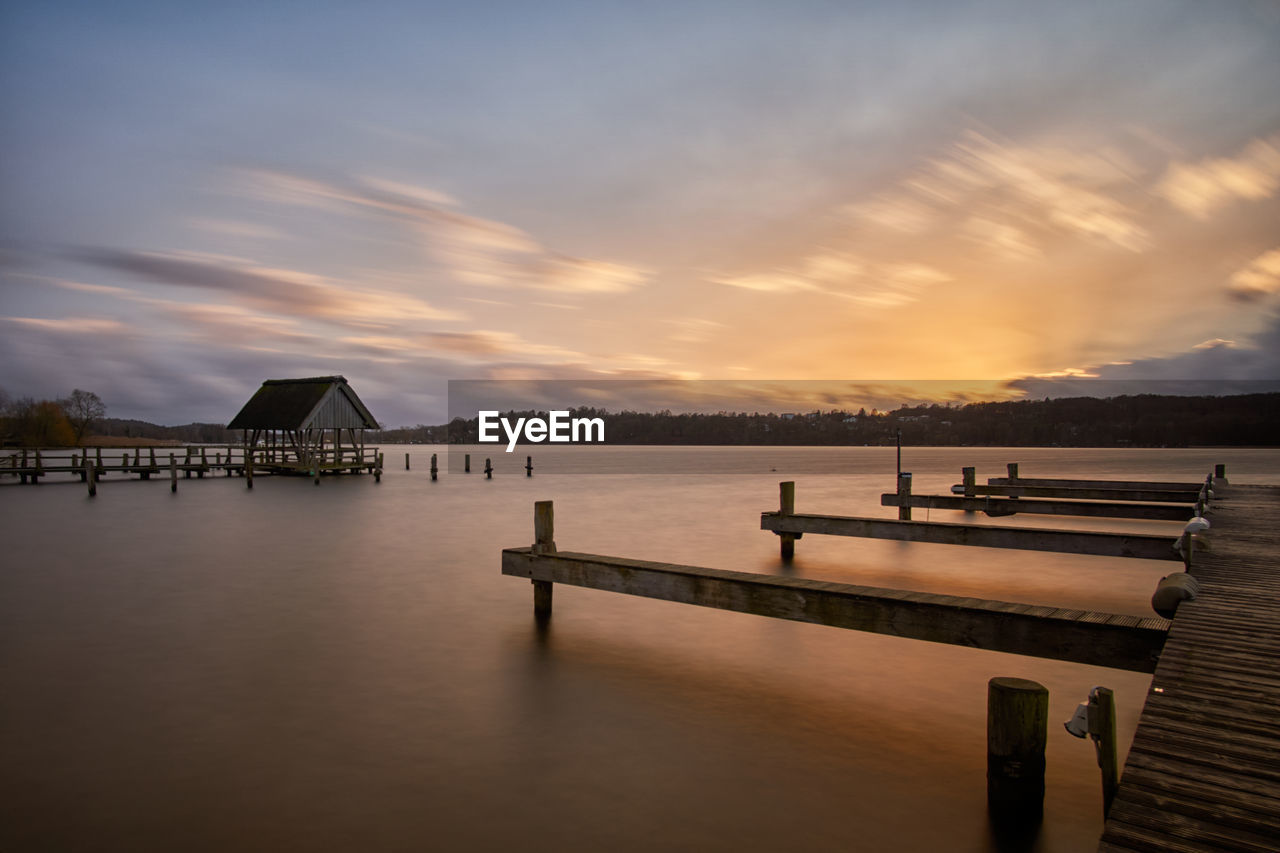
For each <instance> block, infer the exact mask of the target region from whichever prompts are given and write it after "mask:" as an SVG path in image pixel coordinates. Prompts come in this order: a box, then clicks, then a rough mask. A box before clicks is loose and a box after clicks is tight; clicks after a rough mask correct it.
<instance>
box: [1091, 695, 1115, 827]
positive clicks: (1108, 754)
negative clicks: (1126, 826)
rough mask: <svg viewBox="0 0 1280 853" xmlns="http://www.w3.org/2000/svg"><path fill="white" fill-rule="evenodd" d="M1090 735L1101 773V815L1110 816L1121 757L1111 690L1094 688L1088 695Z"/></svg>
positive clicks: (1113, 696) (1113, 698) (1113, 697)
mask: <svg viewBox="0 0 1280 853" xmlns="http://www.w3.org/2000/svg"><path fill="white" fill-rule="evenodd" d="M1089 734H1091V735H1092V736H1093V745H1094V748H1095V749H1096V750H1097V752H1098V767H1099V768H1101V770H1102V816H1103V817H1104V818H1105V817H1106V816H1107V815H1108V814H1110V813H1111V801H1112V800H1114V799H1115V798H1116V788H1117V787H1119V785H1120V770H1119V758H1118V756H1117V754H1116V753H1117V750H1116V697H1115V693H1113V692H1112V691H1111V689H1110V688H1109V687H1095V688H1093V690H1091V691H1090V692H1089Z"/></svg>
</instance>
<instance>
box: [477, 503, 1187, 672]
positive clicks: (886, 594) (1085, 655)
mask: <svg viewBox="0 0 1280 853" xmlns="http://www.w3.org/2000/svg"><path fill="white" fill-rule="evenodd" d="M502 573H503V574H505V575H513V576H515V577H521V578H528V579H529V580H531V581H532V582H533V586H534V607H535V612H538V613H540V614H541V615H543V616H546V615H548V614H549V613H550V611H551V599H552V588H553V585H554V584H557V583H559V584H569V585H571V586H582V587H589V588H591V589H600V590H607V591H610V592H621V593H624V594H627V595H638V596H643V597H646V598H660V599H664V600H666V601H676V602H680V603H683V604H696V605H699V606H702V607H715V608H718V609H720V610H734V611H737V612H740V613H753V614H756V615H758V616H772V617H774V618H777V619H791V620H794V621H797V622H811V623H815V624H819V625H829V626H832V627H837V628H848V629H852V630H855V631H868V632H872V633H877V634H888V635H891V636H895V637H907V638H910V639H916V640H928V641H931V642H936V643H951V644H954V645H961V646H969V647H972V648H979V649H989V650H992V651H1001V652H1011V653H1014V654H1022V655H1030V656H1034V657H1043V658H1051V659H1054V660H1068V661H1074V662H1076V663H1087V664H1091V665H1094V666H1110V667H1116V668H1118V669H1130V670H1134V671H1137V672H1151V671H1152V669H1153V667H1154V666H1155V661H1156V658H1157V656H1158V654H1159V651H1160V647H1161V646H1162V645H1163V643H1164V635H1165V631H1166V630H1167V629H1168V622H1167V621H1166V620H1164V619H1161V618H1159V617H1155V616H1152V617H1147V618H1141V619H1140V618H1138V617H1134V616H1125V615H1117V614H1109V613H1097V612H1092V611H1083V610H1071V609H1065V608H1057V607H1047V606H1038V605H1033V604H1022V603H1015V602H1006V601H993V600H987V599H978V598H962V597H958V596H950V595H935V594H931V593H924V592H915V591H909V590H898V589H882V588H878V587H865V586H857V585H853V584H842V583H829V582H825V581H818V580H810V579H805V578H796V577H788V576H778V575H761V574H755V573H748V572H735V571H726V570H723V569H711V568H703V567H700V566H683V565H675V564H672V563H657V562H650V561H646V560H633V559H627V558H623V557H607V556H600V555H596V554H582V553H575V552H564V551H558V550H557V549H556V545H555V541H554V538H553V508H552V505H551V502H550V501H541V502H539V503H538V504H536V505H535V541H534V544H533V545H532V546H531V547H528V548H507V549H505V550H503V552H502Z"/></svg>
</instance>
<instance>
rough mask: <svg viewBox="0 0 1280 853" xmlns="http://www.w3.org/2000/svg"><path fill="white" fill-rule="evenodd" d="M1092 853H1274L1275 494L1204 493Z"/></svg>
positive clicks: (1277, 818) (1278, 707)
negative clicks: (1200, 523) (1202, 544)
mask: <svg viewBox="0 0 1280 853" xmlns="http://www.w3.org/2000/svg"><path fill="white" fill-rule="evenodd" d="M1209 517H1210V519H1211V520H1212V523H1213V528H1212V530H1211V531H1209V537H1208V539H1209V541H1210V548H1209V550H1208V551H1207V552H1203V553H1198V554H1197V555H1196V559H1195V563H1194V565H1193V566H1192V568H1191V574H1192V575H1193V576H1194V577H1195V578H1196V580H1197V581H1198V582H1199V584H1200V591H1199V593H1198V595H1197V597H1196V599H1195V600H1192V601H1183V602H1182V603H1181V604H1180V605H1179V607H1178V610H1177V614H1176V615H1175V616H1174V618H1173V622H1172V625H1171V627H1170V628H1169V633H1168V638H1167V640H1166V641H1165V644H1164V649H1163V651H1162V652H1161V654H1160V660H1159V663H1158V664H1157V666H1156V669H1155V673H1154V674H1153V676H1152V682H1151V690H1150V692H1149V693H1148V695H1147V700H1146V704H1145V705H1144V707H1143V709H1142V716H1141V718H1140V720H1139V722H1138V729H1137V732H1136V734H1135V735H1134V739H1133V746H1132V747H1131V748H1130V750H1129V757H1128V760H1127V761H1126V763H1125V766H1124V772H1123V774H1122V775H1121V778H1120V786H1119V789H1118V790H1117V793H1116V797H1115V800H1114V802H1113V803H1112V806H1111V811H1110V814H1109V816H1108V819H1107V823H1106V828H1105V830H1104V832H1103V835H1102V841H1101V845H1100V847H1099V849H1100V850H1103V851H1109V852H1110V851H1187V853H1190V851H1208V850H1215V851H1220V850H1232V851H1267V852H1268V853H1270V852H1271V851H1276V850H1280V565H1278V563H1280V560H1278V559H1277V552H1278V551H1280V530H1278V529H1277V528H1278V523H1280V486H1241V485H1234V486H1224V485H1216V486H1215V497H1214V500H1213V512H1212V514H1211V515H1210V516H1209Z"/></svg>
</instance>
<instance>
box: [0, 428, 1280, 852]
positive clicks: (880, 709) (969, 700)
mask: <svg viewBox="0 0 1280 853" xmlns="http://www.w3.org/2000/svg"><path fill="white" fill-rule="evenodd" d="M406 449H408V450H409V451H410V452H412V454H413V470H412V471H409V472H406V471H404V470H403V467H404V466H403V454H404V452H405V450H406ZM521 450H522V452H520V453H518V454H512V455H507V454H502V453H495V452H493V450H492V448H485V449H483V450H479V449H477V450H475V451H474V452H475V453H476V457H473V466H475V465H476V461H477V459H483V456H484V455H490V456H492V457H493V458H494V460H495V465H497V466H498V473H497V475H496V477H495V479H494V480H492V481H486V480H484V479H483V475H482V474H479V473H472V474H470V475H463V474H455V473H442V474H441V478H440V480H439V481H438V482H436V483H432V482H430V479H429V477H428V475H427V472H426V469H427V465H428V462H427V460H428V459H429V457H430V454H431V453H432V452H441V449H440V448H432V447H419V448H402V447H389V448H387V463H388V464H387V472H386V474H385V475H384V476H383V479H382V482H381V483H380V484H375V483H374V481H373V478H372V477H368V476H362V477H339V478H329V479H326V480H324V482H323V484H322V485H321V486H319V487H315V486H312V485H311V484H310V483H309V482H308V481H306V480H302V479H285V478H278V477H277V478H271V477H261V478H258V479H257V480H256V482H255V486H254V489H253V490H252V491H247V490H246V489H245V487H244V482H243V480H240V479H238V478H237V479H226V478H215V479H205V480H190V481H187V480H183V481H181V482H180V484H179V492H178V494H177V495H171V494H170V493H169V489H168V483H167V481H165V480H160V481H151V482H145V483H144V482H140V481H124V480H116V481H112V480H110V479H109V480H107V481H106V482H104V483H103V484H102V485H101V487H100V490H99V496H98V498H96V499H94V500H89V499H88V498H87V497H86V496H85V490H84V486H83V485H81V484H80V483H79V482H78V481H76V482H75V483H74V484H73V483H72V482H70V478H69V477H68V478H67V482H65V483H62V482H60V481H57V480H54V481H51V482H49V483H48V484H45V485H41V486H39V487H38V488H30V487H22V486H18V485H16V484H13V481H12V480H7V481H5V482H4V485H2V486H0V519H3V521H2V524H3V534H4V541H5V546H4V553H5V563H6V566H5V568H4V569H3V571H2V572H0V683H3V685H4V687H3V689H4V697H3V700H0V746H2V750H0V754H2V755H3V763H4V772H3V773H2V774H0V779H2V780H3V781H0V849H3V850H15V851H19V850H21V851H26V850H77V851H79V850H131V851H152V850H155V851H171V850H285V849H291V850H317V851H329V850H334V851H337V850H342V851H348V850H388V851H391V850H406V851H409V850H414V851H416V850H508V849H522V850H610V851H623V850H655V849H663V850H698V851H702V850H783V849H786V850H885V851H895V850H928V851H938V850H958V851H966V850H991V849H997V848H998V847H999V844H998V842H997V839H996V838H995V837H993V835H992V833H991V830H990V828H989V826H988V823H987V817H986V810H985V797H986V791H985V771H986V764H985V702H986V682H987V679H988V678H990V677H991V676H995V675H1011V676H1021V677H1026V678H1032V679H1035V680H1037V681H1040V682H1041V683H1043V684H1045V685H1046V686H1047V687H1048V688H1049V690H1050V720H1051V725H1050V732H1049V747H1048V764H1049V770H1048V776H1047V795H1046V816H1045V821H1044V825H1043V827H1042V829H1041V831H1040V833H1039V835H1038V837H1037V838H1035V839H1034V841H1033V842H1032V843H1031V845H1029V846H1027V849H1036V850H1044V851H1078V850H1090V849H1093V847H1094V846H1095V845H1096V840H1097V837H1098V835H1099V833H1100V831H1101V802H1100V801H1101V796H1100V792H1099V779H1098V770H1097V767H1096V765H1095V763H1094V756H1093V749H1092V747H1091V746H1090V744H1089V743H1088V742H1086V741H1080V740H1076V739H1075V738H1072V737H1070V736H1069V735H1067V734H1066V732H1065V731H1063V730H1062V728H1061V725H1060V723H1059V721H1061V720H1065V719H1067V717H1068V716H1070V713H1071V711H1072V709H1073V708H1074V706H1075V704H1076V703H1077V702H1079V701H1081V700H1082V699H1083V698H1084V697H1085V695H1086V694H1087V692H1088V690H1089V688H1090V687H1091V686H1093V685H1095V684H1104V685H1107V686H1109V687H1111V688H1113V689H1114V690H1115V691H1116V695H1117V701H1118V703H1119V708H1120V733H1121V738H1122V740H1123V742H1124V746H1125V748H1126V749H1127V746H1128V741H1129V740H1130V739H1131V738H1132V735H1133V729H1134V726H1135V725H1136V720H1137V714H1138V711H1139V709H1140V706H1141V704H1142V700H1143V697H1144V693H1145V691H1146V690H1147V688H1148V686H1149V681H1150V679H1149V678H1148V677H1147V676H1143V675H1138V674H1133V673H1126V672H1122V671H1118V670H1111V669H1101V668H1092V667H1083V666H1077V665H1073V664H1066V663H1059V662H1054V661H1044V660H1039V659H1034V658H1021V657H1017V656H1012V655H1003V654H997V653H991V652H982V651H975V650H972V649H965V648H958V647H952V646H945V645H936V644H929V643H923V642H916V641H910V640H901V639H895V638H889V637H881V636H875V635H868V634H859V633H856V632H850V631H841V630H837V629H832V628H823V627H819V626H813V625H803V624H796V623H789V622H782V621H777V620H769V619H764V618H759V617H753V616H745V615H741V614H735V613H724V612H719V611H714V610H708V609H703V608H695V607H688V606H683V605H678V604H671V603H667V602H659V601H650V600H646V599H640V598H632V597H627V596H618V595H612V594H609V593H605V592H597V591H592V590H582V589H574V588H569V587H559V588H558V589H557V590H556V594H555V614H554V617H553V619H552V624H551V627H550V629H549V631H548V632H547V633H546V634H545V635H543V634H539V632H538V631H536V630H535V627H534V622H533V616H532V591H531V588H530V586H529V584H528V583H526V582H524V581H521V580H518V579H516V578H511V577H504V576H502V575H501V574H500V573H499V550H500V549H501V548H503V547H508V546H518V545H526V544H529V543H530V542H531V540H532V535H533V532H532V514H533V513H532V506H533V502H534V501H535V500H543V499H553V500H554V501H555V508H556V540H557V542H558V544H559V545H560V547H561V548H562V549H566V550H577V551H589V552H595V553H602V554H611V555H616V556H626V557H636V558H647V559H654V560H668V561H672V562H681V563H690V564H694V565H705V566H714V567H719V568H727V569H737V570H744V571H752V572H780V571H782V567H781V565H780V564H779V562H778V557H777V554H778V545H777V539H776V537H774V536H772V535H771V534H768V533H764V532H761V531H760V530H759V529H758V526H759V513H760V512H761V511H762V510H766V509H773V508H775V507H776V502H777V482H778V481H779V480H780V479H783V478H792V477H794V479H796V481H797V501H796V502H797V509H798V510H800V511H801V512H824V513H833V514H839V513H843V514H850V515H884V516H886V517H890V516H892V514H893V513H894V512H895V511H894V510H892V509H889V508H881V507H880V506H879V494H880V493H881V492H882V491H892V489H893V480H894V476H893V473H894V458H893V450H892V449H891V448H821V449H815V448H734V449H724V448H663V449H659V448H619V449H615V450H607V449H599V448H594V449H591V448H557V449H555V450H554V451H553V450H551V449H547V448H542V449H533V450H530V451H528V452H531V453H533V455H534V462H535V465H536V466H537V468H536V471H535V477H534V478H533V479H531V480H526V479H525V478H524V476H523V471H522V470H520V466H521V465H523V461H524V452H523V449H521ZM584 450H585V451H590V452H589V453H585V454H584V453H583V452H582V451H584ZM592 454H594V455H592ZM1006 461H1019V462H1020V463H1021V465H1022V474H1023V475H1024V476H1079V477H1102V478H1105V477H1115V478H1120V477H1145V478H1147V479H1158V480H1178V479H1187V480H1193V479H1199V478H1201V477H1203V475H1204V473H1205V472H1206V471H1208V470H1210V468H1211V466H1212V465H1213V463H1215V462H1225V463H1226V464H1227V466H1228V474H1229V476H1230V477H1231V478H1232V480H1233V481H1237V482H1280V453H1277V452H1274V451H1239V450H1224V451H1200V450H1194V451H1185V450H1170V451H1164V450H1161V451H1154V450H1143V451H1110V450H1027V449H1018V450H1008V451H1007V450H998V449H997V450H992V449H975V448H957V449H934V450H918V449H908V450H907V451H905V453H904V466H903V467H904V468H906V469H908V470H912V471H913V472H914V473H915V491H916V492H917V493H921V494H923V493H938V492H943V493H945V492H946V491H947V489H948V487H949V486H950V484H951V483H953V482H957V481H958V479H959V470H960V468H961V466H963V465H968V464H976V465H977V466H978V476H979V477H987V476H994V475H1002V474H1003V465H1004V463H1005V462H1006ZM442 464H443V457H442ZM480 464H481V465H482V463H480ZM593 468H594V469H608V470H630V471H650V472H662V471H676V470H688V471H691V472H695V471H701V472H703V473H700V474H699V473H690V474H685V475H671V474H661V473H647V474H641V473H630V474H628V473H616V474H606V475H586V474H576V473H569V472H571V471H580V470H583V469H593ZM774 469H776V470H774ZM728 470H738V471H744V472H748V473H743V474H736V475H734V474H723V473H711V472H721V471H728ZM557 471H559V472H562V473H557ZM816 471H829V472H830V473H827V474H819V473H812V472H816ZM797 472H799V473H797ZM916 512H917V515H916V517H917V518H924V517H926V515H930V517H932V518H933V519H934V520H963V519H964V518H965V516H963V515H962V514H959V513H946V512H939V511H934V512H932V513H931V514H929V513H926V512H925V511H924V510H917V511H916ZM970 518H972V519H973V520H975V521H982V522H987V523H1014V524H1030V525H1032V526H1063V527H1065V526H1072V525H1078V526H1082V527H1094V528H1104V527H1105V528H1110V529H1128V530H1135V531H1155V532H1161V531H1168V532H1171V533H1173V532H1175V531H1176V530H1177V529H1178V527H1179V526H1178V525H1177V524H1175V523H1167V522H1137V521H1128V522H1126V521H1105V520H1093V521H1090V520H1071V519H1048V518H1045V517H1040V518H1036V517H1034V516H1029V517H1026V518H1025V519H1022V518H1015V519H1009V520H1003V521H1000V522H995V521H990V520H988V519H986V518H985V517H984V516H971V517H970ZM1171 568H1172V566H1171V564H1167V563H1151V562H1146V561H1117V560H1110V559H1104V558H1091V557H1074V556H1069V555H1054V554H1033V553H1020V552H1014V551H995V550H987V549H964V548H959V547H948V546H936V545H919V544H906V543H893V542H879V541H873V540H858V539H844V538H838V537H820V536H808V537H805V538H804V539H803V540H801V541H800V542H798V543H797V550H796V560H795V563H794V566H793V568H792V571H794V572H795V573H797V574H799V575H803V576H809V577H820V578H825V579H830V580H835V581H845V582H851V583H860V584H868V585H874V586H888V587H900V588H910V589H920V590H929V591H935V592H945V593H953V594H957V595H965V596H978V597H985V598H997V599H1002V600H1007V601H1026V602H1033V603H1042V604H1054V605H1062V606H1069V607H1080V608H1092V609H1099V610H1108V611H1114V612H1122V613H1133V614H1136V615H1148V614H1149V612H1150V611H1149V609H1148V608H1149V605H1148V600H1149V598H1150V594H1151V591H1152V589H1153V588H1154V585H1155V582H1156V580H1157V579H1158V578H1159V577H1160V576H1161V575H1162V574H1165V573H1167V572H1168V571H1169V570H1170V569H1171ZM1024 846H1026V845H1024Z"/></svg>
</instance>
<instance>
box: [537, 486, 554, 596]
mask: <svg viewBox="0 0 1280 853" xmlns="http://www.w3.org/2000/svg"><path fill="white" fill-rule="evenodd" d="M555 518H556V517H555V507H554V502H553V501H535V502H534V504H533V553H535V554H554V553H555V552H556V540H555V532H556V527H555ZM532 583H533V614H534V616H535V617H541V618H544V619H545V618H547V617H548V616H550V615H551V592H552V585H551V581H540V580H535V581H532Z"/></svg>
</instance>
